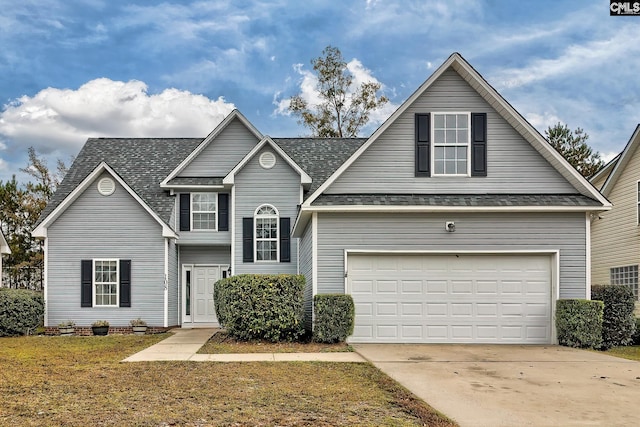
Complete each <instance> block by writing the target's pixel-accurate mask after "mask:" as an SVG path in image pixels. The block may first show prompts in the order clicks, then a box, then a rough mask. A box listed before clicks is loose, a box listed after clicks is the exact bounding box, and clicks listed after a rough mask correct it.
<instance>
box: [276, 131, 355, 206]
mask: <svg viewBox="0 0 640 427" xmlns="http://www.w3.org/2000/svg"><path fill="white" fill-rule="evenodd" d="M366 140H367V138H273V142H275V143H276V144H278V146H280V148H282V149H283V150H284V151H285V152H286V153H287V154H288V155H289V157H291V158H292V159H293V161H294V162H296V164H298V166H300V167H301V168H302V169H303V170H304V171H305V172H306V173H307V174H309V176H310V177H311V178H312V179H313V183H312V184H311V187H310V188H309V191H307V193H306V194H305V198H306V197H308V196H309V195H311V194H313V192H314V191H316V190H317V189H318V187H320V186H321V185H322V184H323V183H324V182H325V181H326V180H327V178H329V177H330V176H331V175H332V174H333V173H334V172H335V171H336V170H337V169H338V168H339V167H340V166H341V165H342V164H343V163H344V162H346V161H347V159H348V158H349V157H351V155H352V154H353V153H355V151H356V150H357V149H358V148H360V146H361V145H362V144H364V143H365V141H366Z"/></svg>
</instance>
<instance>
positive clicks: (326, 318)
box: [313, 294, 355, 343]
mask: <svg viewBox="0 0 640 427" xmlns="http://www.w3.org/2000/svg"><path fill="white" fill-rule="evenodd" d="M313 307H314V308H313V310H314V312H315V321H314V326H313V339H314V340H315V341H318V342H324V343H334V342H344V341H345V340H346V339H347V337H348V336H349V335H351V334H353V324H354V322H355V307H354V304H353V298H352V297H351V295H345V294H323V295H316V296H315V297H314V298H313Z"/></svg>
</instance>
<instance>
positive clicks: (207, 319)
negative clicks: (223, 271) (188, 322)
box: [192, 267, 220, 323]
mask: <svg viewBox="0 0 640 427" xmlns="http://www.w3.org/2000/svg"><path fill="white" fill-rule="evenodd" d="M192 274H193V278H194V285H193V286H192V288H193V289H192V292H193V323H217V322H218V317H217V316H216V309H215V306H214V304H213V285H214V284H215V283H216V282H217V281H218V280H219V279H220V267H194V268H193V273H192Z"/></svg>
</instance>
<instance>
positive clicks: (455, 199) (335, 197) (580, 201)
mask: <svg viewBox="0 0 640 427" xmlns="http://www.w3.org/2000/svg"><path fill="white" fill-rule="evenodd" d="M312 205H313V206H344V205H363V206H460V207H463V206H479V207H489V206H579V207H591V206H602V204H601V203H600V202H598V201H597V200H594V199H591V198H589V197H587V196H583V195H581V194H322V195H320V196H319V197H318V198H317V199H316V200H314V201H313V203H312Z"/></svg>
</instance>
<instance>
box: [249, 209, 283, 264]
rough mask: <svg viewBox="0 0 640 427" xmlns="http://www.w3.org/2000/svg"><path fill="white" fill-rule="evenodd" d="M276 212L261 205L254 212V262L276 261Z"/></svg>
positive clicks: (277, 218)
mask: <svg viewBox="0 0 640 427" xmlns="http://www.w3.org/2000/svg"><path fill="white" fill-rule="evenodd" d="M278 221H279V216H278V211H277V210H276V208H274V207H273V206H271V205H262V206H260V207H259V208H258V209H256V212H255V230H256V232H255V251H256V261H278Z"/></svg>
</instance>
